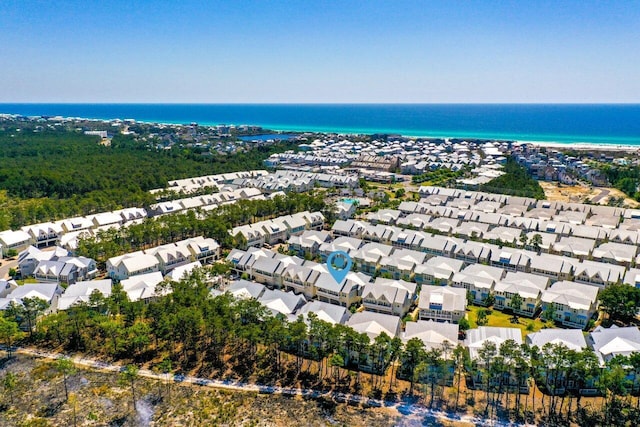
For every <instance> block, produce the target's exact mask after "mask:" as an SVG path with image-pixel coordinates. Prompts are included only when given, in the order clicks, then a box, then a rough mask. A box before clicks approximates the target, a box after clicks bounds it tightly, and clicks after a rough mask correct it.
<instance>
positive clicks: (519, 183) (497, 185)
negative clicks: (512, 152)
mask: <svg viewBox="0 0 640 427" xmlns="http://www.w3.org/2000/svg"><path fill="white" fill-rule="evenodd" d="M502 171H503V172H505V174H504V175H501V176H499V177H497V178H494V179H492V180H491V181H489V182H488V183H486V184H483V185H481V186H480V187H479V188H478V190H480V191H486V192H488V193H498V194H508V195H511V196H520V197H532V198H534V199H538V200H540V199H544V198H545V195H544V190H543V189H542V187H541V186H540V184H539V183H538V181H536V180H535V179H533V178H531V177H530V176H529V175H528V174H527V170H526V169H525V168H524V167H522V166H520V165H519V164H518V162H516V161H515V160H514V159H513V158H512V157H509V158H508V159H507V163H506V164H505V165H504V169H503V170H502Z"/></svg>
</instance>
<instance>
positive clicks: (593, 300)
mask: <svg viewBox="0 0 640 427" xmlns="http://www.w3.org/2000/svg"><path fill="white" fill-rule="evenodd" d="M434 237H437V236H434ZM473 243H474V244H477V242H473ZM441 246H442V245H441ZM474 246H475V245H474ZM452 249H453V248H452ZM472 249H473V248H472ZM485 249H486V248H485ZM336 250H342V251H345V252H347V253H349V255H350V256H351V258H352V259H353V261H354V265H355V266H356V267H355V268H356V269H358V271H362V272H365V273H367V274H369V275H374V274H379V273H389V272H393V273H394V274H396V275H397V276H396V277H393V278H394V279H400V278H405V279H408V280H412V281H414V282H416V283H418V284H420V285H422V287H423V288H424V287H425V285H432V284H439V285H442V284H450V285H451V286H452V287H453V288H464V289H465V292H463V293H461V294H460V296H459V297H457V300H458V301H460V302H459V305H458V306H457V308H455V309H454V308H453V307H454V305H451V304H450V305H449V306H448V307H447V309H446V310H445V312H444V313H443V314H442V315H435V314H434V315H433V316H431V317H429V318H433V319H435V320H448V321H454V322H456V321H458V320H459V318H460V317H461V314H463V313H464V304H463V303H462V301H464V302H465V303H466V292H468V293H469V294H470V296H471V299H472V301H473V302H474V303H475V304H479V305H482V304H484V303H485V302H486V301H487V299H488V297H489V295H493V296H494V297H495V301H494V307H495V308H496V309H497V310H509V311H515V312H517V313H518V314H520V315H523V316H529V317H533V316H534V315H536V314H537V313H539V311H540V310H541V309H547V306H550V307H551V309H553V318H554V319H555V320H557V321H558V322H559V323H561V324H563V325H565V326H571V327H580V328H584V327H586V326H587V324H588V322H589V320H590V319H591V318H592V317H593V315H594V314H595V312H596V310H597V294H598V290H599V288H600V287H604V286H605V285H606V284H607V283H617V282H619V281H621V280H623V281H631V283H630V284H632V285H635V284H636V282H637V281H640V274H638V273H640V271H638V270H633V271H629V272H628V273H627V275H624V268H623V267H620V266H615V265H611V264H602V263H596V262H592V261H582V262H578V261H577V260H567V259H565V258H563V257H560V256H555V255H548V254H535V253H530V254H528V256H530V258H528V257H523V256H522V255H523V254H521V253H517V252H516V255H517V256H516V257H514V256H513V254H510V253H509V254H508V253H505V251H504V249H500V248H498V252H496V253H497V254H498V255H493V256H491V255H490V254H488V255H486V257H487V258H486V259H485V260H483V261H485V262H484V263H482V262H478V260H477V259H470V253H472V252H473V251H463V252H462V254H463V255H464V257H463V259H455V258H453V259H452V258H448V257H446V256H443V255H447V254H446V253H444V254H443V255H435V256H432V257H431V258H428V259H425V254H424V253H420V252H418V251H412V250H408V249H398V248H395V249H394V247H392V246H389V245H383V244H380V243H375V242H368V243H367V242H364V241H362V240H360V239H356V238H352V237H338V238H337V239H336V240H334V241H332V242H325V243H323V244H322V245H320V248H319V253H320V254H322V255H325V254H326V255H328V254H329V253H331V252H333V251H336ZM407 252H409V253H407ZM473 253H476V254H477V253H482V251H480V252H478V251H475V252H473ZM455 254H456V252H455V251H453V252H452V253H450V254H448V255H449V256H456V255H455ZM407 256H410V257H409V258H408V259H411V260H412V261H411V262H409V265H408V266H406V267H403V268H404V270H403V269H398V268H397V266H398V265H399V264H400V262H399V261H403V260H405V261H406V259H407ZM514 258H515V259H518V260H520V259H522V258H526V260H527V262H526V263H525V264H524V265H525V266H526V267H527V269H528V270H529V271H521V270H520V269H517V268H507V265H506V263H507V262H510V261H511V260H512V259H514ZM392 259H393V260H394V261H390V260H392ZM463 267H464V268H463ZM399 276H401V277H399ZM623 277H624V279H623ZM570 278H573V279H574V280H575V281H569V279H570ZM552 282H557V283H556V284H554V285H552V286H551V287H550V285H551V283H552ZM563 286H566V287H567V290H566V292H562V293H561V295H562V298H564V301H559V300H554V295H555V293H554V292H557V290H558V289H561V288H562V287H563ZM440 292H448V290H440ZM449 293H451V292H449ZM515 294H518V295H519V296H520V298H521V304H520V305H519V306H516V307H515V308H514V307H513V304H512V303H511V300H512V298H513V296H514V295H515ZM425 295H426V294H425ZM426 298H427V297H426V296H425V297H421V299H420V301H421V303H420V304H419V308H420V310H421V311H420V313H421V315H420V316H421V318H423V319H425V318H428V317H427V314H428V313H432V314H433V313H435V312H434V311H433V310H436V311H437V310H438V309H439V308H438V307H437V302H436V303H435V304H434V303H433V301H427V299H426ZM438 298H440V297H438ZM451 298H453V297H451ZM428 306H431V307H432V311H429V310H427V309H424V310H423V308H424V307H428ZM434 307H435V308H434Z"/></svg>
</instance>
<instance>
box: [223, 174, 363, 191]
mask: <svg viewBox="0 0 640 427" xmlns="http://www.w3.org/2000/svg"><path fill="white" fill-rule="evenodd" d="M358 183H359V181H358V176H357V175H355V174H345V173H344V171H342V170H340V171H339V173H317V172H306V171H300V170H277V171H275V172H274V173H271V174H268V175H263V176H259V177H256V178H244V179H238V180H235V181H234V182H233V184H236V185H242V186H245V187H255V188H258V189H260V190H261V191H263V192H265V193H268V194H269V193H274V192H279V191H284V192H304V191H309V190H311V189H313V188H314V187H316V186H320V187H325V188H356V187H358Z"/></svg>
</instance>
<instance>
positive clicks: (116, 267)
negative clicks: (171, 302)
mask: <svg viewBox="0 0 640 427" xmlns="http://www.w3.org/2000/svg"><path fill="white" fill-rule="evenodd" d="M219 257H220V245H219V244H218V242H216V241H215V240H214V239H210V238H205V237H202V236H198V237H193V238H190V239H185V240H181V241H179V242H176V243H169V244H166V245H161V246H157V247H155V248H151V249H147V250H144V251H136V252H131V253H127V254H124V255H120V256H116V257H112V258H109V259H108V260H107V263H106V268H107V274H108V275H109V277H110V278H112V279H114V280H124V279H127V278H129V277H131V276H136V275H140V274H146V273H153V272H161V273H162V274H167V273H169V272H170V271H172V270H173V269H175V268H177V267H180V266H184V265H187V264H190V263H193V262H196V261H197V262H200V263H201V264H210V263H211V262H213V261H215V260H217V259H218V258H219Z"/></svg>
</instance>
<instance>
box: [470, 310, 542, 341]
mask: <svg viewBox="0 0 640 427" xmlns="http://www.w3.org/2000/svg"><path fill="white" fill-rule="evenodd" d="M483 308H484V307H477V306H475V305H471V306H467V320H469V325H470V326H471V328H477V327H478V323H477V321H476V320H477V319H478V311H480V310H482V309H483ZM511 317H512V316H511V314H506V313H503V312H502V311H498V310H493V309H491V314H489V315H488V316H487V320H488V322H487V324H486V326H498V327H503V328H520V329H521V330H522V334H523V335H525V336H526V335H527V334H528V333H530V332H537V331H539V330H540V329H542V328H543V327H545V326H547V327H549V326H548V325H547V324H546V323H545V322H542V321H541V320H539V319H529V318H528V317H519V318H518V323H512V322H511ZM530 324H531V325H532V326H531V327H529V330H527V327H528V326H529V325H530Z"/></svg>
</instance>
